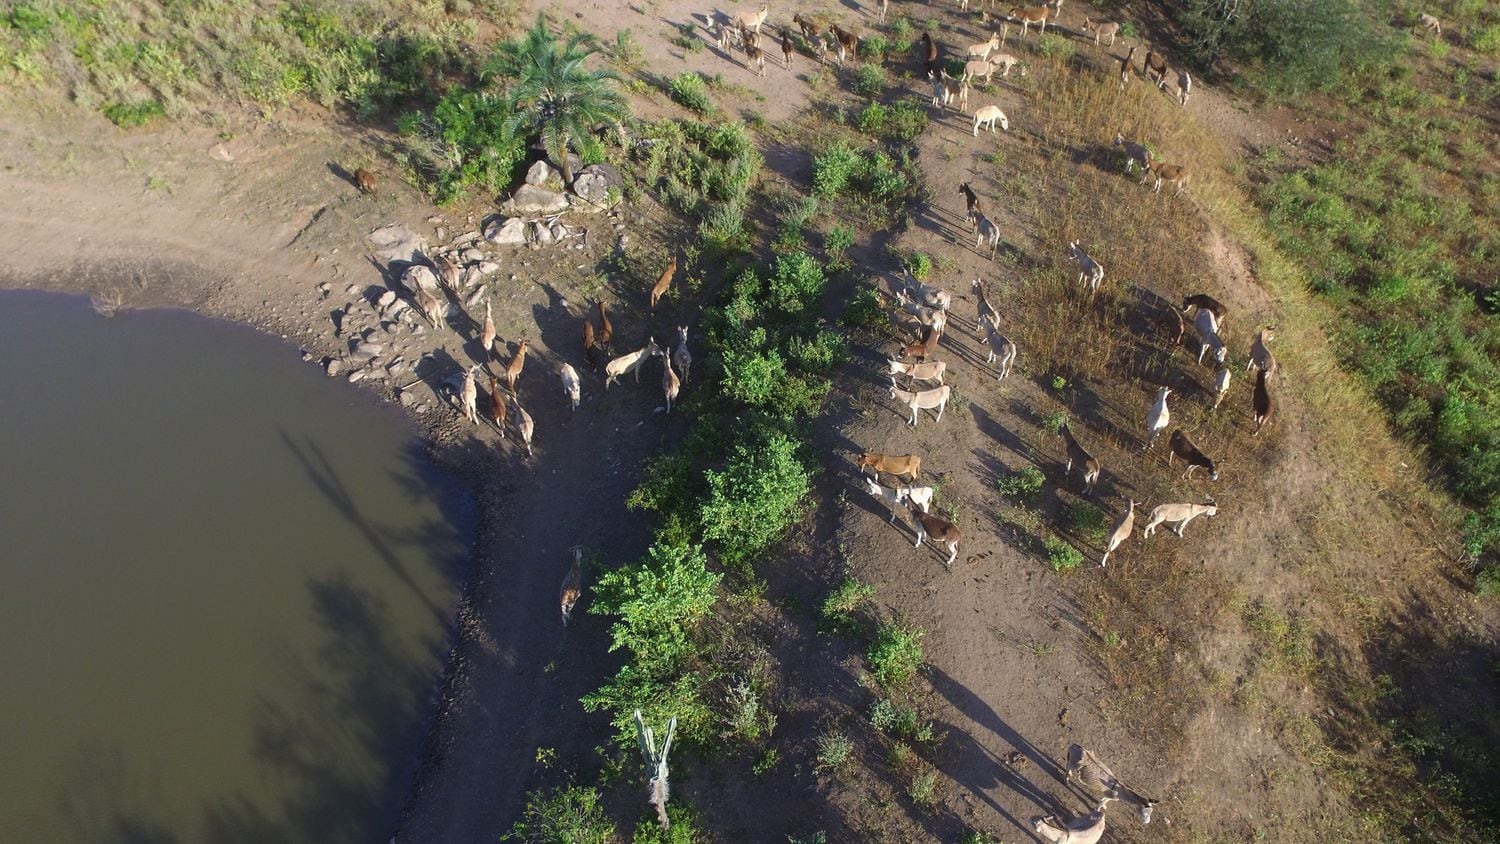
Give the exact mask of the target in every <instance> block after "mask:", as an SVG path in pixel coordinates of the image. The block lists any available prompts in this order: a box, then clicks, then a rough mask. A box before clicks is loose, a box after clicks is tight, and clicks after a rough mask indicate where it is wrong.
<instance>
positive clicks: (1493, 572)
mask: <svg viewBox="0 0 1500 844" xmlns="http://www.w3.org/2000/svg"><path fill="white" fill-rule="evenodd" d="M1474 591H1475V592H1477V593H1478V594H1479V596H1480V597H1481V598H1496V597H1500V565H1496V566H1490V567H1489V568H1487V569H1485V570H1484V571H1482V572H1480V573H1479V574H1478V575H1477V576H1476V577H1475V578H1474Z"/></svg>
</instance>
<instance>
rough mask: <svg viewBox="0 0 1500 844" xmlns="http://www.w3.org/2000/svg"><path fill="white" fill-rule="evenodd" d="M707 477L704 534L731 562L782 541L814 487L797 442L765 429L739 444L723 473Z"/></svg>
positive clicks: (748, 557) (715, 473)
mask: <svg viewBox="0 0 1500 844" xmlns="http://www.w3.org/2000/svg"><path fill="white" fill-rule="evenodd" d="M704 474H705V478H706V480H707V482H708V499H707V500H706V501H705V502H704V503H703V510H702V522H703V536H704V538H705V539H708V540H711V541H713V542H715V543H716V545H717V547H718V550H719V555H720V556H721V557H723V558H724V559H725V560H726V561H728V562H731V563H739V562H745V561H748V560H749V559H750V558H751V557H753V556H755V555H756V554H759V553H760V552H762V551H764V550H765V549H766V548H767V547H769V546H770V545H771V543H773V542H775V541H776V540H777V539H780V538H781V536H782V534H784V533H785V532H786V530H787V528H789V527H791V526H792V524H793V523H795V522H796V521H797V519H798V518H799V517H800V516H801V512H802V502H803V499H805V498H806V497H807V493H808V490H809V488H810V487H811V483H812V475H811V473H810V472H809V471H808V469H807V467H806V466H804V465H803V464H802V461H801V460H799V459H798V458H797V442H796V441H795V440H793V439H791V438H790V437H788V436H787V435H785V434H783V433H780V432H776V431H765V430H762V431H757V432H756V433H755V434H753V435H752V437H751V438H748V439H746V440H742V441H740V442H739V443H737V444H736V445H735V447H734V451H733V452H732V453H731V455H730V457H729V459H728V461H726V462H725V465H724V469H723V471H714V470H709V471H707V472H705V473H704Z"/></svg>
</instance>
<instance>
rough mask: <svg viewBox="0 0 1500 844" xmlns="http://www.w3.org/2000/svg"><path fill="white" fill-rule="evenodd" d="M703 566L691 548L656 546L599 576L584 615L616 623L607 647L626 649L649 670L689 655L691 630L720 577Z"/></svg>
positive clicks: (714, 597)
mask: <svg viewBox="0 0 1500 844" xmlns="http://www.w3.org/2000/svg"><path fill="white" fill-rule="evenodd" d="M707 563H708V560H707V558H706V557H704V555H703V552H702V550H701V549H699V548H697V547H694V546H686V545H664V544H662V543H660V542H658V543H655V544H653V545H652V546H651V547H650V548H649V549H648V550H647V551H646V557H645V559H643V560H641V561H640V562H638V563H636V564H634V565H628V566H622V567H621V568H618V569H615V570H613V571H610V572H606V573H605V574H603V575H602V576H601V577H600V578H599V582H598V584H597V585H596V586H595V589H594V602H593V604H592V605H591V606H590V609H589V611H590V612H591V613H596V614H600V615H609V616H614V617H616V618H617V619H618V621H616V622H615V623H614V624H613V625H611V627H610V640H611V641H610V646H609V649H610V650H611V651H616V650H620V649H622V648H623V649H627V650H629V651H630V653H631V656H632V658H633V659H634V660H635V661H636V662H637V663H638V664H640V665H643V666H646V667H647V668H651V669H657V668H662V669H665V668H669V667H671V666H673V665H675V664H676V663H678V662H679V661H681V660H682V659H684V658H685V657H687V656H689V655H691V654H692V653H693V644H692V638H691V636H692V632H693V630H694V628H695V627H696V626H697V624H698V622H700V621H702V620H703V618H705V617H706V616H707V615H708V612H709V610H710V609H711V608H712V607H713V605H714V602H715V601H716V600H717V599H718V593H717V588H718V584H719V577H720V576H719V575H718V574H715V573H713V572H711V571H709V570H708V566H707Z"/></svg>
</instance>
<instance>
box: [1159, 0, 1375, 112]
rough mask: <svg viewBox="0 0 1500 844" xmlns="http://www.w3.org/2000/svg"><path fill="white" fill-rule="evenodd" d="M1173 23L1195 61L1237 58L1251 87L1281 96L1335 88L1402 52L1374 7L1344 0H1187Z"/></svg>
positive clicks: (1231, 59)
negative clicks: (1248, 0) (1243, 0)
mask: <svg viewBox="0 0 1500 844" xmlns="http://www.w3.org/2000/svg"><path fill="white" fill-rule="evenodd" d="M1178 21H1179V23H1180V24H1181V25H1182V26H1183V28H1184V29H1185V30H1186V32H1187V34H1188V35H1189V38H1188V45H1189V47H1188V49H1189V51H1190V53H1191V55H1192V56H1193V58H1195V59H1196V60H1197V61H1198V62H1199V63H1200V65H1202V66H1207V65H1212V64H1214V63H1216V62H1218V61H1220V60H1221V59H1228V60H1230V61H1233V62H1238V63H1241V64H1243V65H1245V66H1246V67H1247V71H1246V74H1245V75H1246V77H1247V78H1248V79H1249V80H1250V81H1251V82H1252V84H1254V85H1255V87H1257V88H1259V89H1260V90H1262V91H1266V92H1268V93H1272V94H1277V95H1283V96H1295V95H1298V94H1302V93H1304V92H1307V91H1309V90H1312V89H1315V88H1316V89H1322V90H1332V89H1335V88H1337V87H1338V86H1339V85H1341V84H1342V83H1343V82H1344V80H1345V79H1347V78H1348V76H1349V75H1350V74H1366V73H1372V72H1374V71H1376V70H1378V69H1380V68H1383V67H1385V66H1388V65H1389V64H1391V63H1392V62H1394V61H1396V60H1397V59H1398V57H1400V56H1401V55H1402V51H1401V50H1400V49H1398V48H1397V42H1396V38H1395V36H1394V35H1393V34H1392V32H1391V30H1390V27H1388V26H1386V25H1385V22H1384V21H1383V20H1380V19H1378V15H1377V14H1376V13H1375V11H1374V9H1372V8H1371V7H1369V6H1366V5H1365V4H1361V3H1349V2H1346V0H1258V2H1255V3H1252V4H1248V5H1246V4H1226V3H1221V2H1219V0H1189V2H1188V4H1187V9H1186V12H1185V13H1184V14H1183V15H1181V17H1180V18H1179V19H1178Z"/></svg>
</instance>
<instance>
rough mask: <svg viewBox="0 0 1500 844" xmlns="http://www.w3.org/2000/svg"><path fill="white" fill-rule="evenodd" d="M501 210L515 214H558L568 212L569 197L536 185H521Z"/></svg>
mask: <svg viewBox="0 0 1500 844" xmlns="http://www.w3.org/2000/svg"><path fill="white" fill-rule="evenodd" d="M501 208H502V209H503V210H506V211H509V212H510V213H513V214H556V213H557V212H559V211H566V210H567V208H568V197H567V196H565V195H563V194H560V193H558V192H557V191H555V190H547V189H546V188H543V187H537V186H536V185H521V186H520V187H519V188H516V192H515V193H513V194H511V196H510V199H507V200H506V201H505V203H504V204H503V205H502V206H501Z"/></svg>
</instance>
